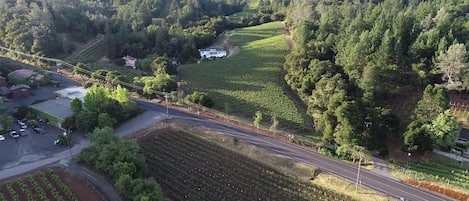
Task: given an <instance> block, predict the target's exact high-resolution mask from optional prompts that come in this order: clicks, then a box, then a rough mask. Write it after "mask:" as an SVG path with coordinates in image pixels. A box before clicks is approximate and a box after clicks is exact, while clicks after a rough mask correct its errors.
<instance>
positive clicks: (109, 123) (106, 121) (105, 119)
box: [98, 113, 116, 128]
mask: <svg viewBox="0 0 469 201" xmlns="http://www.w3.org/2000/svg"><path fill="white" fill-rule="evenodd" d="M115 123H116V120H115V119H114V118H112V117H111V116H109V114H108V113H100V114H99V115H98V127H99V128H104V127H111V128H113V127H114V125H115Z"/></svg>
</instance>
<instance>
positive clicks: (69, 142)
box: [64, 129, 73, 159]
mask: <svg viewBox="0 0 469 201" xmlns="http://www.w3.org/2000/svg"><path fill="white" fill-rule="evenodd" d="M64 137H65V140H66V141H67V144H68V150H69V151H70V159H72V158H73V155H72V143H71V140H70V139H69V138H68V136H67V130H65V129H64Z"/></svg>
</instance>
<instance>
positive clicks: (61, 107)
mask: <svg viewBox="0 0 469 201" xmlns="http://www.w3.org/2000/svg"><path fill="white" fill-rule="evenodd" d="M70 102H71V100H70V99H66V98H59V99H51V100H48V101H44V102H40V103H38V104H34V105H31V108H34V109H36V110H39V111H42V112H44V113H47V114H50V115H52V116H54V117H57V118H59V119H62V120H63V119H65V118H67V117H71V116H72V115H73V112H72V109H71V107H70Z"/></svg>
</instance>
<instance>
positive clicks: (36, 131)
mask: <svg viewBox="0 0 469 201" xmlns="http://www.w3.org/2000/svg"><path fill="white" fill-rule="evenodd" d="M33 131H34V132H35V133H37V134H43V133H44V129H43V128H34V129H33Z"/></svg>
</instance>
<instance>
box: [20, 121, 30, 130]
mask: <svg viewBox="0 0 469 201" xmlns="http://www.w3.org/2000/svg"><path fill="white" fill-rule="evenodd" d="M20 128H22V129H27V128H28V126H26V124H25V123H23V122H21V123H20Z"/></svg>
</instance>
